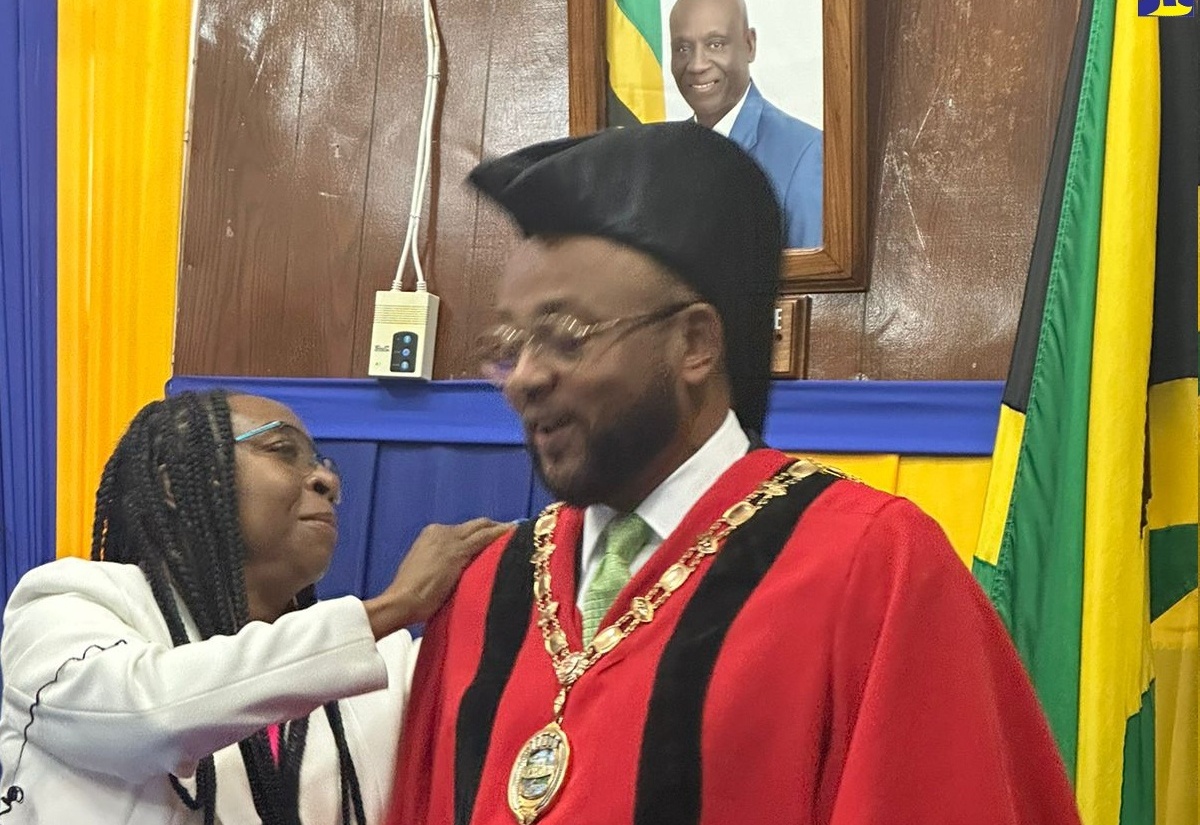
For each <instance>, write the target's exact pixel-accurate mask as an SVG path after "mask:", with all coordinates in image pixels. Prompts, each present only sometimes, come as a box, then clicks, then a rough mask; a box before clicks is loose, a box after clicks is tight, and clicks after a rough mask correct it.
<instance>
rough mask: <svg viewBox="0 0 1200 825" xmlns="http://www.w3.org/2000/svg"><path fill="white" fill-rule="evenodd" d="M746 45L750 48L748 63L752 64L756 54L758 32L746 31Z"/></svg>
mask: <svg viewBox="0 0 1200 825" xmlns="http://www.w3.org/2000/svg"><path fill="white" fill-rule="evenodd" d="M746 45H747V46H749V47H750V59H749V60H748V61H747V62H748V63H753V62H754V55H755V54H757V53H758V32H757V31H755V30H754V29H752V28H751V29H746Z"/></svg>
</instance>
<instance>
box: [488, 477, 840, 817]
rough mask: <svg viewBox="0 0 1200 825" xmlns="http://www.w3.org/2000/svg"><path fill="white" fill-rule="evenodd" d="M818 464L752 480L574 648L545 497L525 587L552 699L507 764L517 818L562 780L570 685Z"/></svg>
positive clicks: (567, 754) (552, 514)
mask: <svg viewBox="0 0 1200 825" xmlns="http://www.w3.org/2000/svg"><path fill="white" fill-rule="evenodd" d="M822 470H824V471H826V472H830V473H832V474H833V475H838V476H841V475H842V474H841V473H839V472H837V471H836V470H831V469H830V468H828V467H824V466H822V465H820V464H818V463H816V462H815V461H810V460H807V459H801V460H799V461H795V462H793V463H791V464H789V465H788V466H787V467H784V468H783V469H782V470H780V471H779V472H778V473H776V474H775V475H774V476H772V477H771V478H769V479H767V480H766V481H764V482H762V483H761V484H759V485H758V487H756V488H755V489H754V491H753V492H752V493H750V495H748V496H746V498H744V499H742V500H741V501H739V502H738V503H737V504H735V505H733V506H732V507H730V508H729V509H728V510H726V511H725V513H724V514H723V515H722V516H721V517H720V518H718V519H717V520H716V521H715V522H714V523H713V524H712V526H710V527H709V528H708V530H706V531H705V532H704V533H703V534H701V536H700V537H699V538H698V539H696V541H695V542H694V543H693V544H692V546H691V547H689V548H688V549H687V550H686V551H684V553H683V555H682V556H680V557H679V561H677V562H675V563H674V564H672V565H671V566H670V567H668V568H667V569H666V570H665V571H664V572H663V574H662V575H661V576H660V577H659V579H658V581H657V582H655V583H654V584H653V585H652V586H651V587H650V589H649V590H647V591H646V592H645V593H644V594H642V595H641V596H636V597H634V598H633V599H631V600H630V602H629V609H628V610H626V611H625V612H624V613H623V614H622V615H621V616H620V617H619V618H618V619H617V620H616V621H615V622H613V623H612V624H610V625H609V626H608V627H606V628H604V629H603V630H601V631H600V632H599V633H597V634H596V636H595V638H593V639H592V641H591V643H590V644H588V645H587V646H585V647H584V648H583V650H579V651H573V650H571V648H570V645H569V644H568V643H567V635H566V634H565V633H564V632H563V629H562V625H561V624H559V621H558V607H559V603H558V602H556V601H555V600H554V597H553V595H552V593H551V587H550V557H551V556H553V555H554V550H555V545H554V530H555V528H556V527H557V526H558V514H559V511H560V510H562V506H563V505H562V502H556V503H555V504H551V505H550V506H549V507H547V508H546V509H545V510H543V511H542V513H541V515H540V516H538V520H537V522H535V524H534V527H533V556H532V558H531V559H530V562H531V563H532V564H533V595H534V599H535V604H536V606H537V612H538V620H537V623H538V627H540V628H541V630H542V640H543V642H544V643H545V645H546V652H547V653H549V654H550V662H551V664H552V665H553V666H554V675H555V676H556V677H558V684H559V690H558V696H556V697H555V699H554V719H553V720H552V721H551V722H550V723H549V724H547V725H546V726H545V727H543V728H542V729H541V730H539V731H537V732H536V733H534V734H533V736H531V737H529V739H528V740H527V741H526V742H525V744H524V745H523V746H522V747H521V750H520V752H518V754H517V757H516V759H515V760H514V761H513V766H512V770H511V771H510V772H509V776H508V788H507V796H508V807H509V810H511V811H512V813H513V816H514V817H515V818H516V820H517V822H518V823H519V825H531V823H533V822H534V821H535V820H537V819H538V818H539V817H540V816H541V815H542V814H543V813H545V812H546V810H547V809H548V808H549V807H550V805H551V804H553V802H554V800H555V798H556V797H557V796H558V792H559V791H560V790H561V789H562V786H563V785H564V784H565V783H566V780H567V768H568V765H569V763H570V760H571V743H570V741H569V740H568V739H567V734H566V731H564V730H563V729H562V721H563V709H564V707H565V706H566V703H567V694H569V693H570V691H571V686H572V685H574V684H575V683H576V682H577V681H579V678H580V677H581V676H583V674H585V673H587V672H588V670H590V669H591V667H592V665H594V664H596V662H598V661H600V659H601V658H603V657H604V656H605V655H606V654H608V653H610V652H611V651H612V650H613V649H614V648H615V647H616V646H617V645H619V644H620V643H621V642H622V640H624V639H626V638H628V636H629V635H630V634H631V633H633V631H635V630H637V628H638V627H640V626H641V625H644V624H650V622H652V621H654V616H655V613H656V611H657V610H658V609H659V608H660V607H662V605H663V603H664V602H666V601H667V599H669V598H671V594H672V593H674V592H675V591H676V590H678V589H679V588H680V587H682V586H683V583H684V582H686V581H687V580H688V578H689V577H690V576H691V575H692V573H694V572H695V571H696V568H698V567H699V566H700V563H701V562H702V561H703V560H704V559H705V558H706V557H708V556H714V555H716V554H717V553H718V552H720V550H721V548H722V547H724V546H725V540H726V539H728V538H729V534H730V533H732V532H733V531H734V530H736V529H737V528H738V527H740V526H742V525H743V524H745V523H746V522H747V521H749V520H750V519H751V518H753V516H754V514H755V513H757V512H758V511H759V510H761V509H762V508H763V505H765V504H766V503H767V502H768V501H770V500H771V499H773V498H777V497H779V496H782V495H785V494H786V493H787V491H788V488H789V487H791V486H792V485H793V484H795V483H796V482H798V481H801V480H802V479H805V478H807V477H808V476H810V475H812V474H813V473H816V472H818V471H822Z"/></svg>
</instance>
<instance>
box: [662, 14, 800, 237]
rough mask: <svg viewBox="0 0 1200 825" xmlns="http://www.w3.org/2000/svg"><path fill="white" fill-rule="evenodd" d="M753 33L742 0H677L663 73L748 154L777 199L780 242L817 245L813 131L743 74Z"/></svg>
mask: <svg viewBox="0 0 1200 825" xmlns="http://www.w3.org/2000/svg"><path fill="white" fill-rule="evenodd" d="M757 39H758V36H757V33H756V32H755V30H754V29H753V28H751V27H750V19H749V14H748V13H747V11H746V3H745V0H678V2H677V3H675V5H674V6H673V7H672V8H671V16H670V47H671V74H672V76H673V77H674V78H675V85H676V86H678V87H679V93H680V94H681V95H682V96H683V99H684V100H685V101H686V102H687V104H688V106H690V107H691V109H692V112H693V113H694V114H695V120H696V122H697V123H699V124H700V125H702V126H707V127H708V128H710V129H713V130H715V131H716V132H719V133H720V134H722V135H725V136H726V137H728V138H729V139H730V140H732V141H733V142H735V143H737V144H738V145H739V146H741V147H742V148H743V149H745V150H746V151H747V152H748V153H749V154H750V156H751V157H753V158H754V159H755V160H756V161H757V162H758V165H759V166H761V167H762V169H763V171H765V172H766V173H767V177H768V178H769V179H770V181H771V185H772V186H774V187H775V192H776V194H777V195H778V196H779V200H780V202H781V203H782V204H783V211H784V215H785V216H786V222H787V226H786V231H785V233H784V239H785V242H786V244H787V246H788V247H814V246H820V245H821V202H822V175H821V167H822V159H821V158H822V141H821V130H820V129H818V128H816V127H815V126H811V125H809V124H807V123H805V122H804V121H802V120H800V119H799V118H795V117H792V116H791V115H789V114H787V113H786V112H784V111H783V110H781V109H779V108H778V107H777V106H774V105H772V104H771V103H770V102H769V101H768V100H766V99H765V98H764V97H763V96H762V93H761V92H759V90H758V88H757V87H756V86H755V85H754V81H753V80H752V79H751V78H750V64H751V63H752V62H754V53H755V49H756V47H757Z"/></svg>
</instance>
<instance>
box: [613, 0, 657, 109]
mask: <svg viewBox="0 0 1200 825" xmlns="http://www.w3.org/2000/svg"><path fill="white" fill-rule="evenodd" d="M605 18H606V21H607V29H608V39H607V41H606V42H607V49H606V50H607V54H608V110H607V111H608V125H609V126H629V125H631V124H634V123H658V122H659V121H662V120H666V118H667V103H666V98H664V97H663V68H662V65H663V62H662V61H663V55H662V50H663V17H662V8H661V5H660V3H659V0H607V3H606V9H605Z"/></svg>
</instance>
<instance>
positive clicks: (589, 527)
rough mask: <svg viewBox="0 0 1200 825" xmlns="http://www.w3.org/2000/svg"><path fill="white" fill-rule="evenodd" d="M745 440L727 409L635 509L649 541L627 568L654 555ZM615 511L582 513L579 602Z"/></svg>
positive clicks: (600, 507) (599, 507)
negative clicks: (704, 438) (710, 431)
mask: <svg viewBox="0 0 1200 825" xmlns="http://www.w3.org/2000/svg"><path fill="white" fill-rule="evenodd" d="M749 447H750V440H749V439H748V438H747V437H746V433H745V432H743V431H742V426H741V424H739V423H738V420H737V416H736V415H734V414H733V410H730V411H729V412H728V413H726V415H725V421H724V422H723V423H722V424H721V426H720V427H718V428H717V431H716V432H715V433H713V434H712V436H711V437H710V438H709V439H708V441H705V442H704V444H703V446H701V447H700V449H699V450H697V451H696V452H695V453H693V454H692V456H691V457H690V458H689V459H688V460H687V461H685V462H683V463H682V464H680V465H679V466H678V467H677V468H676V469H675V472H673V473H671V475H669V476H668V477H667V480H666V481H664V482H663V483H662V484H660V485H658V486H657V487H655V488H654V491H653V492H651V493H650V495H648V496H646V498H645V499H644V500H643V501H642V503H641V504H639V505H638V506H637V508H636V509H635V510H634V512H635V513H637V514H638V515H639V516H641V517H642V520H643V521H645V522H646V524H648V525H649V526H650V530H651V536H650V541H649V543H647V544H646V546H645V547H644V548H642V550H641V552H640V553H638V554H637V556H635V557H634V559H633V561H632V562H630V564H629V571H630V573H637V571H638V570H640V569H641V568H642V565H644V564H645V563H646V561H647V560H648V559H649V558H650V557H651V556H652V555H654V551H655V550H657V549H658V546H659V545H660V544H662V542H663V539H665V538H666V537H667V536H669V535H671V533H673V532H675V528H676V527H678V526H679V523H680V522H681V521H683V517H684V516H686V515H687V513H688V510H691V509H692V505H694V504H695V503H696V502H697V501H699V500H700V497H701V496H702V495H704V493H705V492H706V491H707V490H708V488H709V487H711V486H712V484H713V482H714V481H716V480H717V478H718V477H719V476H720V475H721V474H722V473H723V472H725V471H726V470H728V469H729V468H730V467H731V466H733V463H734V462H735V461H737V460H738V459H739V458H741V457H742V456H744V455H745V454H746V451H747V450H748V449H749ZM616 515H617V511H616V510H614V509H613V508H611V507H609V506H608V505H605V504H593V505H592V506H591V507H588V508H587V509H586V510H585V511H584V513H583V538H582V539H581V541H580V551H581V553H582V555H581V557H580V558H582V559H583V564H582V565H581V569H582V570H583V573H582V575H581V576H580V581H579V592H578V595H577V597H576V603H577V604H578V605H579V606H580V609H582V608H583V594H584V593H586V592H587V588H588V585H589V584H591V581H592V579H593V578H595V576H596V571H597V570H598V569H599V567H600V560H601V559H602V558H603V557H604V549H603V548H602V547H600V546H599V544H600V542H599V538H600V534H601V533H603V532H604V528H605V527H607V526H608V523H609V522H610V521H612V520H613V518H615V517H616Z"/></svg>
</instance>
